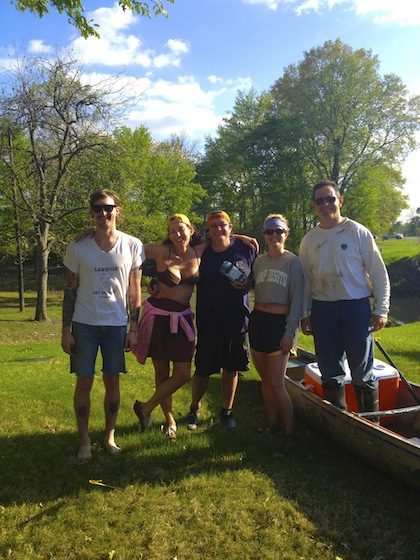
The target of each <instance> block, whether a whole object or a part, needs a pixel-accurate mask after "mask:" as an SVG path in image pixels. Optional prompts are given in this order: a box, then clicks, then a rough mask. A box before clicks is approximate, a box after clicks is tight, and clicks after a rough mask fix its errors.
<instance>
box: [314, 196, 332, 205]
mask: <svg viewBox="0 0 420 560" xmlns="http://www.w3.org/2000/svg"><path fill="white" fill-rule="evenodd" d="M336 200H337V197H335V196H325V197H324V198H316V199H315V200H314V202H315V204H316V205H317V206H322V205H323V204H324V202H328V204H333V203H334V202H335V201H336Z"/></svg>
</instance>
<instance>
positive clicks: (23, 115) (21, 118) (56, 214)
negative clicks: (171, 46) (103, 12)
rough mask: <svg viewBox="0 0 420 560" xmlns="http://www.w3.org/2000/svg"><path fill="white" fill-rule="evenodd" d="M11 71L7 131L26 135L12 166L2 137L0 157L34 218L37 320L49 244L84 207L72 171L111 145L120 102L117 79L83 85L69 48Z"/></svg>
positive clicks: (0, 108) (5, 103) (4, 98)
mask: <svg viewBox="0 0 420 560" xmlns="http://www.w3.org/2000/svg"><path fill="white" fill-rule="evenodd" d="M6 76H7V80H8V82H7V87H5V89H4V90H3V92H2V94H1V96H0V116H1V118H2V122H3V124H4V125H5V126H4V127H3V129H2V130H3V132H4V133H5V134H7V135H9V134H10V132H12V134H13V135H19V136H20V137H23V138H24V140H23V141H22V142H21V143H20V144H19V145H16V146H15V157H14V161H15V165H14V166H13V167H12V166H11V163H10V153H9V152H8V151H6V150H5V149H4V141H2V143H1V146H2V151H1V153H0V157H1V161H2V165H3V167H4V168H6V169H7V171H8V173H7V176H8V177H9V178H10V179H11V180H14V181H15V184H16V188H17V191H18V194H19V206H20V211H21V212H23V213H25V214H26V219H28V220H29V221H30V223H31V227H32V231H33V240H34V242H35V243H36V246H37V249H36V251H37V289H38V297H37V307H36V314H35V319H37V320H43V319H46V298H47V280H48V259H49V255H50V251H51V247H52V245H53V243H54V242H55V241H56V238H57V235H58V234H59V232H60V231H62V229H61V228H62V227H63V224H65V223H66V221H67V218H68V216H69V215H70V214H72V213H73V212H74V211H75V209H76V208H77V207H79V208H83V207H84V206H85V201H86V190H87V188H88V187H87V185H86V186H85V188H84V189H83V188H80V183H78V182H76V181H74V180H73V178H74V177H73V175H77V174H80V171H76V170H80V169H83V167H84V166H85V165H90V162H91V161H92V160H94V159H95V157H96V154H98V153H99V152H100V151H101V150H103V149H107V147H108V145H109V144H108V130H109V128H110V127H111V126H112V124H113V123H114V122H115V120H114V119H115V118H117V117H118V115H119V111H120V107H117V109H116V108H115V104H116V97H115V89H114V88H115V85H116V82H115V80H112V79H111V80H108V81H107V82H103V83H102V84H95V86H92V85H88V84H86V83H85V81H84V79H83V76H82V70H81V68H80V66H78V63H77V60H76V59H74V58H72V57H71V55H70V54H69V55H66V56H64V57H60V56H58V57H56V58H54V59H46V58H43V57H31V58H23V59H19V60H18V61H17V62H16V65H15V66H14V67H12V68H11V69H9V70H8V72H7V74H6ZM119 101H121V99H119ZM7 123H13V125H12V127H11V126H9V127H6V124H7ZM6 129H7V130H6ZM9 192H10V189H8V188H7V185H6V188H5V189H4V190H3V196H5V197H9V199H10V196H9Z"/></svg>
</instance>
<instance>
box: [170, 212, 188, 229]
mask: <svg viewBox="0 0 420 560" xmlns="http://www.w3.org/2000/svg"><path fill="white" fill-rule="evenodd" d="M171 224H185V225H186V226H188V227H191V222H190V220H189V219H188V218H187V216H186V215H185V214H174V215H173V216H171V217H170V218H169V220H168V227H169V226H170V225H171Z"/></svg>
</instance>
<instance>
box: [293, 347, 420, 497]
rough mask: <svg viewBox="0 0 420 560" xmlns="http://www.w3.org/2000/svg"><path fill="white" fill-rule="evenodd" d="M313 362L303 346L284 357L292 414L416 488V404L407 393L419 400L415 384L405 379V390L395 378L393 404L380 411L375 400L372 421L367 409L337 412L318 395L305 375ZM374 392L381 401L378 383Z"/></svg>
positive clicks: (419, 441) (419, 484) (419, 464)
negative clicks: (375, 415)
mask: <svg viewBox="0 0 420 560" xmlns="http://www.w3.org/2000/svg"><path fill="white" fill-rule="evenodd" d="M375 361H376V362H377V363H378V367H379V368H380V367H383V366H381V365H380V364H381V362H380V360H375ZM316 365H317V364H316V356H315V354H313V353H311V352H308V351H305V350H302V349H298V352H297V356H296V357H291V358H290V359H289V362H288V367H287V372H286V378H285V379H286V386H287V390H288V392H289V394H290V397H291V399H292V401H293V404H294V407H295V411H296V414H297V415H298V416H300V417H301V418H302V419H303V420H304V421H305V422H308V423H309V424H310V425H311V426H312V427H314V428H315V429H317V430H318V431H321V432H323V433H324V434H325V435H327V436H328V437H329V438H330V439H331V440H333V441H334V442H336V443H337V444H339V445H340V446H342V447H343V448H344V449H346V450H347V451H349V452H351V453H353V454H355V455H357V456H359V457H360V458H361V459H362V460H364V461H365V462H367V463H369V464H370V465H371V466H372V467H374V468H377V469H379V470H381V471H383V472H385V473H387V474H389V475H391V476H393V477H394V478H396V479H398V480H399V481H402V482H404V483H406V484H408V485H410V486H411V487H414V488H417V489H419V490H420V406H419V404H418V402H416V399H415V398H414V396H413V394H412V392H411V391H413V392H414V394H415V395H416V396H418V398H419V399H420V386H419V385H416V384H414V383H409V385H410V387H411V389H409V388H408V387H407V385H406V384H405V383H402V382H399V381H400V380H399V379H398V384H397V386H396V387H395V390H394V391H395V393H396V394H395V393H394V395H393V397H394V400H393V402H395V406H393V407H392V408H391V409H389V408H386V409H385V410H383V409H382V407H381V402H380V409H381V410H380V412H379V417H380V424H377V423H375V422H373V421H372V420H370V419H369V417H368V416H369V414H363V415H362V414H360V413H358V412H357V411H354V410H353V411H348V412H345V411H342V410H341V409H339V408H337V407H336V406H334V405H332V404H331V403H330V402H329V401H327V400H325V398H324V397H323V396H321V395H320V394H317V392H318V393H319V387H316V384H313V383H312V382H311V377H310V376H308V372H311V371H314V369H315V368H316ZM384 366H385V364H384ZM305 371H306V380H305ZM380 383H381V382H380ZM346 392H347V391H346ZM379 394H380V401H381V386H380V387H379ZM353 408H354V407H353Z"/></svg>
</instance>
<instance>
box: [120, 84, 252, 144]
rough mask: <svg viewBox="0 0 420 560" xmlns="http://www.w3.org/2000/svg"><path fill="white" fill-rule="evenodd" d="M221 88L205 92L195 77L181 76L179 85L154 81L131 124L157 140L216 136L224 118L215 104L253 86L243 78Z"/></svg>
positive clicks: (133, 112)
mask: <svg viewBox="0 0 420 560" xmlns="http://www.w3.org/2000/svg"><path fill="white" fill-rule="evenodd" d="M219 83H220V79H219V81H218V85H219ZM220 85H221V87H220V88H217V89H211V90H209V91H204V90H203V89H202V87H201V85H200V84H199V83H198V82H197V81H196V80H195V78H193V77H192V76H181V77H179V78H178V80H177V81H176V82H170V81H167V80H163V79H162V80H157V81H155V82H152V81H151V82H150V86H149V88H148V89H147V90H146V91H144V90H143V91H144V94H143V95H142V96H141V98H140V100H139V103H138V105H137V107H135V108H133V110H132V111H131V112H130V114H129V115H128V121H129V124H130V126H133V127H137V126H140V125H142V124H144V125H145V126H147V127H148V128H149V129H150V130H151V131H153V136H154V137H155V138H158V139H163V138H167V137H168V136H170V135H171V134H180V133H181V132H185V133H186V134H188V135H189V136H191V137H194V138H201V137H202V136H203V135H204V134H214V133H215V131H216V129H217V126H218V125H219V124H220V123H221V121H222V118H223V117H224V116H225V115H221V116H218V115H217V114H216V109H215V100H216V99H217V98H218V97H219V96H221V95H224V94H226V93H227V92H231V93H234V92H236V91H237V89H238V88H240V87H245V85H247V86H248V87H250V82H249V78H242V79H238V80H236V81H234V80H230V81H229V82H228V83H223V82H222V83H220Z"/></svg>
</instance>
